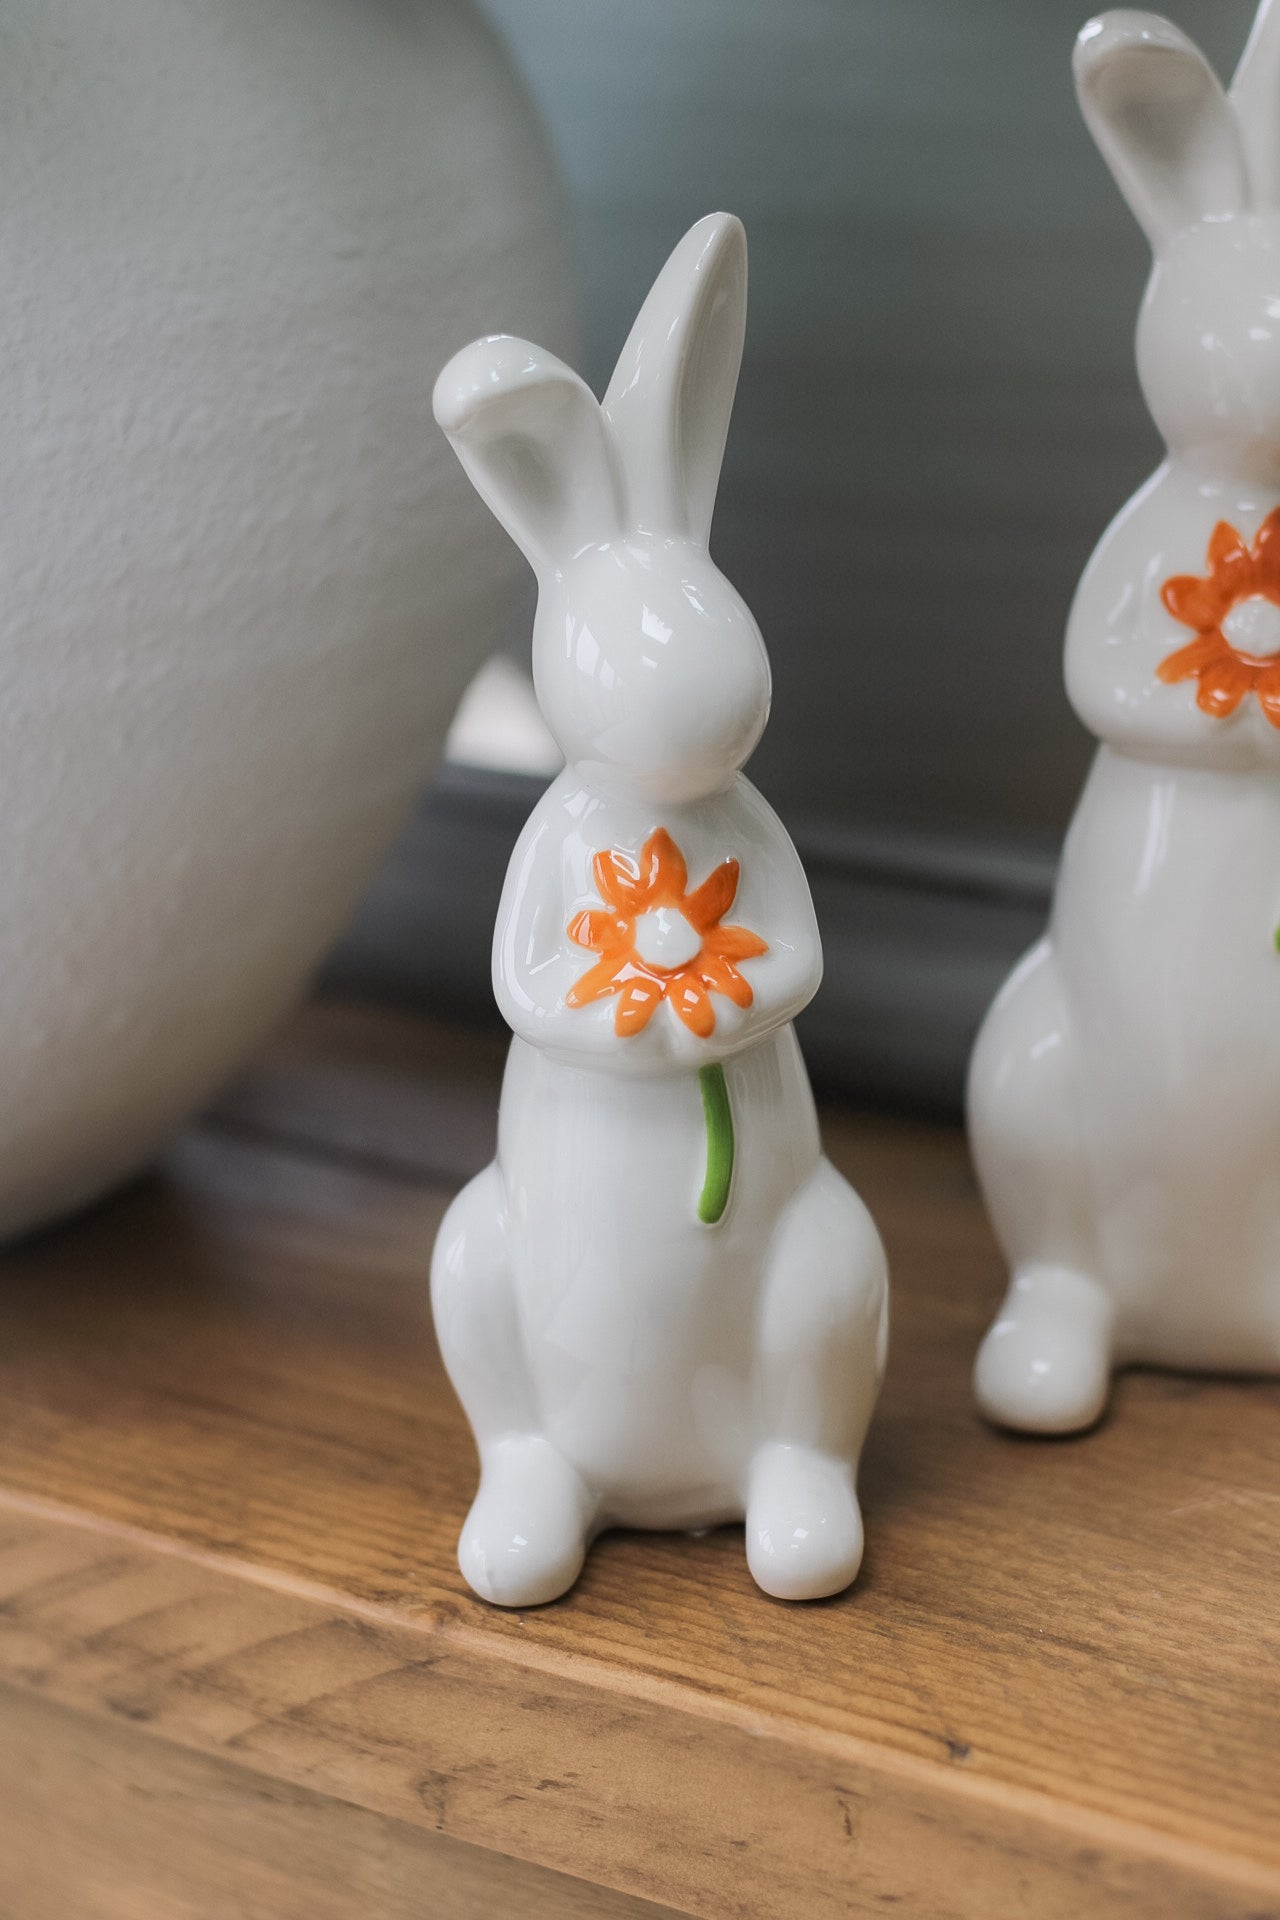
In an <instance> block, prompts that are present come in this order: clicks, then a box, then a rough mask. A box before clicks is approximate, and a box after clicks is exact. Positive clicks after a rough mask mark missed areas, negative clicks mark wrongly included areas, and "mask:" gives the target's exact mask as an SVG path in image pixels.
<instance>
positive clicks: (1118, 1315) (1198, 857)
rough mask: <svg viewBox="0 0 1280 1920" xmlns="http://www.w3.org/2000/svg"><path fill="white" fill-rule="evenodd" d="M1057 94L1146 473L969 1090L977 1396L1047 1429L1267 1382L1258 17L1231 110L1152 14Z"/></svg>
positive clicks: (1085, 63)
mask: <svg viewBox="0 0 1280 1920" xmlns="http://www.w3.org/2000/svg"><path fill="white" fill-rule="evenodd" d="M1076 78H1077V85H1078V88H1079V93H1080V100H1081V105H1082V108H1083V111H1084V115H1085V118H1086V120H1087V121H1088V123H1089V126H1090V128H1091V130H1092V132H1093V134H1094V137H1095V138H1096V140H1097V142H1098V145H1099V146H1100V148H1101V149H1102V152H1103V154H1104V155H1105V157H1106V159H1107V160H1108V161H1109V163H1110V165H1111V168H1112V171H1113V172H1114V174H1115V176H1116V178H1117V180H1118V182H1119V184H1120V187H1121V189H1122V190H1123V192H1124V194H1125V196H1126V198H1127V199H1128V201H1129V203H1130V205H1131V207H1132V208H1133V211H1134V213H1135V214H1136V215H1137V217H1138V219H1139V221H1140V222H1141V223H1142V226H1143V227H1144V228H1145V230H1146V233H1147V236H1148V238H1149V239H1150V241H1151V245H1152V249H1153V251H1154V255H1155V265H1154V270H1153V272H1152V276H1151V280H1150V283H1149V285H1148V288H1147V294H1146V299H1145V301H1144V303H1143V308H1142V315H1141V318H1140V320H1139V324H1138V367H1139V372H1140V374H1141V378H1142V384H1143V390H1144V392H1145V394H1146V398H1147V402H1148V404H1149V406H1150V408H1151V412H1152V414H1153V416H1154V418H1155V420H1156V423H1157V425H1158V426H1159V428H1160V430H1161V432H1162V434H1163V435H1164V437H1165V440H1166V441H1167V443H1168V447H1169V457H1168V459H1167V460H1166V461H1165V463H1164V465H1163V466H1161V467H1160V468H1159V470H1158V471H1157V472H1156V473H1155V474H1154V475H1153V477H1152V478H1151V480H1149V481H1148V483H1147V484H1146V486H1144V487H1143V488H1142V489H1141V491H1140V492H1139V493H1138V494H1137V496H1136V497H1135V498H1134V499H1133V500H1132V501H1131V502H1130V503H1129V505H1128V506H1127V507H1126V508H1125V509H1124V510H1123V512H1122V513H1121V514H1120V515H1119V517H1118V518H1117V519H1116V520H1115V521H1114V522H1113V524H1112V526H1111V527H1110V528H1109V529H1108V531H1107V533H1106V534H1105V535H1104V537H1103V540H1102V543H1101V545H1100V546H1099V548H1098V550H1097V552H1096V553H1095V554H1094V556H1093V559H1092V560H1091V562H1090V564H1089V566H1088V568H1087V570H1086V572H1085V574H1084V577H1083V579H1082V580H1081V583H1080V588H1079V591H1078V593H1077V595H1076V600H1075V605H1074V607H1073V609H1072V612H1071V619H1070V624H1069V627H1068V632H1067V689H1068V692H1069V694H1070V697H1071V700H1072V703H1073V705H1074V706H1075V708H1076V711H1077V712H1078V713H1079V715H1080V717H1081V718H1082V719H1083V720H1084V722H1085V724H1086V725H1087V726H1088V727H1090V728H1091V729H1092V730H1093V731H1094V732H1095V733H1096V734H1097V735H1098V736H1099V738H1100V739H1101V741H1102V745H1101V747H1100V749H1099V752H1098V755H1097V758H1096V759H1095V761H1094V765H1093V771H1092V773H1091V775H1090V778H1089V782H1088V785H1087V786H1086V788H1085V791H1084V794H1083V797H1082V798H1081V801H1080V804H1079V807H1078V809H1077V812H1076V816H1075V819H1074V821H1073V823H1072V827H1071V831H1070V834H1069V836H1068V839H1067V844H1066V849H1065V852H1064V855H1063V862H1062V869H1061V874H1060V877H1059V881H1058V887H1057V892H1056V895H1055V899H1054V904H1053V914H1052V919H1051V922H1050V928H1049V934H1048V938H1047V939H1046V940H1045V941H1043V942H1042V943H1041V944H1040V945H1039V946H1038V947H1036V948H1035V949H1034V951H1033V952H1032V953H1030V954H1029V955H1028V956H1027V958H1026V960H1025V961H1024V962H1023V964H1022V965H1021V967H1019V969H1018V970H1017V972H1016V973H1015V974H1014V975H1013V977H1012V978H1011V979H1010V981H1009V983H1008V985H1007V986H1006V987H1005V989H1004V991H1003V993H1002V994H1001V996H1000V998H999V999H998V1000H997V1001H996V1003H995V1005H994V1007H993V1008H992V1010H991V1013H990V1015H989V1016H988V1019H987V1022H986V1024H985V1026H984V1028H983V1030H982V1033H981V1034H980V1036H979V1039H978V1044H977V1048H976V1051H975V1054H974V1059H973V1066H972V1072H971V1079H970V1121H971V1131H972V1139H973V1146H974V1150H975V1154H976V1158H977V1163H978V1168H979V1172H980V1175H981V1179H982V1184H983V1187H984V1189H985V1192H986V1196H987V1200H988V1202H989V1205H990V1208H991V1212H992V1216H993V1218H994V1221H995V1225H996V1228H997V1231H998V1233H999V1235H1000V1238H1001V1240H1002V1242H1003V1245H1004V1250H1005V1252H1006V1254H1007V1256H1008V1259H1009V1262H1010V1265H1011V1267H1012V1280H1011V1284H1010V1287H1009V1291H1008V1294H1007V1295H1006V1298H1005V1302H1004V1305H1003V1306H1002V1307H1001V1309H1000V1312H999V1315H998V1317H997V1319H996V1321H995V1324H994V1325H993V1326H992V1328H991V1330H990V1332H989V1333H988V1335H987V1337H986V1340H985V1342H984V1344H983V1346H982V1350H981V1352H980V1354H979V1357H978V1363H977V1374H976V1384H977V1393H978V1398H979V1401H980V1403H981V1405H982V1406H983V1407H984V1409H985V1410H986V1411H987V1413H988V1414H990V1415H991V1416H992V1417H993V1418H994V1419H996V1420H998V1421H1001V1422H1003V1423H1005V1424H1007V1425H1009V1426H1013V1427H1021V1428H1025V1429H1028V1430H1031V1431H1039V1432H1050V1433H1058V1432H1068V1431H1071V1430H1073V1429H1076V1428H1080V1427H1084V1426H1088V1425H1089V1424H1090V1422H1091V1421H1093V1420H1095V1419H1096V1418H1097V1416H1098V1415H1099V1413H1100V1412H1101V1411H1102V1409H1103V1407H1104V1405H1105V1403H1106V1399H1107V1393H1108V1387H1109V1383H1110V1378H1111V1373H1112V1369H1113V1368H1115V1367H1117V1366H1120V1365H1123V1364H1124V1363H1126V1362H1130V1361H1148V1362H1155V1363H1159V1364H1163V1365H1168V1366H1175V1367H1188V1368H1211V1369H1235V1370H1253V1371H1259V1370H1268V1371H1269V1370H1280V952H1277V943H1276V932H1277V927H1280V6H1276V5H1271V4H1270V0H1268V4H1264V6H1263V8H1262V10H1261V12H1260V13H1259V15H1258V19H1257V23H1256V26H1255V29H1254V34H1253V37H1252V39H1251V40H1250V42H1249V46H1248V47H1247V49H1246V51H1245V54H1244V58H1243V60H1242V61H1241V65H1240V69H1239V71H1238V73H1237V75H1236V78H1235V80H1234V82H1233V85H1232V89H1231V94H1230V96H1229V97H1228V95H1227V94H1225V93H1224V91H1223V89H1222V87H1221V86H1220V85H1219V82H1218V80H1217V78H1216V77H1215V75H1214V74H1213V72H1212V71H1211V69H1210V67H1209V65H1208V63H1207V62H1206V60H1205V59H1204V56H1203V55H1202V54H1201V53H1200V51H1199V50H1198V48H1196V47H1195V46H1194V45H1193V44H1192V43H1191V41H1189V40H1188V39H1187V38H1186V37H1185V35H1184V34H1182V33H1180V32H1179V31H1178V29H1177V28H1176V27H1173V26H1171V25H1170V24H1169V22H1168V21H1166V20H1162V19H1160V18H1158V17H1157V16H1156V15H1154V14H1147V13H1129V12H1123V13H1111V14H1107V15H1105V16H1104V17H1103V18H1101V19H1098V20H1093V21H1090V23H1089V24H1088V26H1086V27H1085V28H1084V30H1083V32H1082V33H1081V35H1080V39H1079V42H1078V45H1077V50H1076Z"/></svg>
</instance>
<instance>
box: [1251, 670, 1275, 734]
mask: <svg viewBox="0 0 1280 1920" xmlns="http://www.w3.org/2000/svg"><path fill="white" fill-rule="evenodd" d="M1254 691H1255V692H1256V693H1257V696H1258V704H1259V706H1260V707H1261V708H1262V711H1263V712H1264V713H1265V714H1266V716H1267V719H1268V720H1269V721H1270V722H1271V724H1272V726H1273V727H1280V661H1278V662H1277V663H1276V665H1275V666H1274V667H1264V668H1263V669H1262V672H1261V673H1259V674H1258V675H1257V676H1256V678H1255V680H1254Z"/></svg>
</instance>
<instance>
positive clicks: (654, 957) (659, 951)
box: [634, 907, 702, 973]
mask: <svg viewBox="0 0 1280 1920" xmlns="http://www.w3.org/2000/svg"><path fill="white" fill-rule="evenodd" d="M634 938H635V949H636V952H637V953H638V954H639V956H640V958H641V959H642V960H643V961H644V963H645V965H646V966H647V967H658V968H659V969H660V970H661V971H663V972H668V973H669V972H670V971H671V970H672V969H673V968H675V967H685V966H688V964H689V962H690V960H694V959H696V958H697V956H698V954H699V953H701V951H702V935H701V934H700V933H699V932H698V929H697V928H696V927H694V926H691V925H690V924H689V922H688V921H687V920H686V919H685V917H684V915H683V914H682V913H680V912H678V911H677V909H676V908H675V907H656V908H655V909H654V911H653V912H652V913H642V914H641V915H640V918H639V919H638V920H637V921H636V929H635V936H634Z"/></svg>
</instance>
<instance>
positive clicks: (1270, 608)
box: [1222, 593, 1280, 655]
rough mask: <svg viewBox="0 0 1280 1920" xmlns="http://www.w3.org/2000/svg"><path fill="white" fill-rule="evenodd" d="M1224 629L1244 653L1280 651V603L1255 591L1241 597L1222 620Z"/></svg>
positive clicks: (1233, 643) (1261, 653)
mask: <svg viewBox="0 0 1280 1920" xmlns="http://www.w3.org/2000/svg"><path fill="white" fill-rule="evenodd" d="M1222 631H1223V633H1224V634H1225V636H1226V638H1227V639H1228V640H1229V641H1230V642H1231V645H1232V646H1233V647H1235V648H1237V649H1238V650H1239V652H1241V653H1256V654H1258V655H1263V654H1272V653H1280V607H1278V606H1277V605H1276V603H1275V601H1274V600H1265V599H1264V598H1263V597H1262V595H1261V594H1260V593H1254V594H1251V595H1250V596H1249V598H1248V599H1247V600H1237V601H1236V604H1235V606H1234V607H1232V609H1231V611H1230V613H1229V614H1228V615H1227V616H1226V618H1225V619H1224V621H1223V622H1222Z"/></svg>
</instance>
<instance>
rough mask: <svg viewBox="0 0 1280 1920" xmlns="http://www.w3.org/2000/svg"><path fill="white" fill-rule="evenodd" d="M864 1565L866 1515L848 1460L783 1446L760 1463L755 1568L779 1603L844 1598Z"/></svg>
mask: <svg viewBox="0 0 1280 1920" xmlns="http://www.w3.org/2000/svg"><path fill="white" fill-rule="evenodd" d="M861 1564H862V1515H861V1513H860V1512H859V1510H858V1500H857V1495H856V1494H855V1493H854V1490H853V1469H852V1468H851V1467H850V1466H849V1464H848V1462H847V1461H845V1460H835V1459H833V1458H832V1457H831V1456H830V1454H825V1453H815V1452H814V1451H813V1450H812V1449H811V1448H809V1447H797V1446H786V1445H783V1444H782V1443H781V1442H778V1443H775V1444H773V1445H770V1446H767V1447H762V1448H761V1449H760V1451H759V1453H758V1454H757V1455H756V1457H755V1460H754V1461H753V1462H752V1467H751V1482H750V1489H749V1493H748V1497H747V1565H748V1566H749V1567H750V1569H751V1574H752V1578H753V1579H754V1580H755V1583H756V1585H757V1586H758V1587H762V1588H763V1589H764V1591H765V1592H766V1593H769V1594H772V1595H773V1597H774V1599H775V1600H821V1599H824V1598H825V1597H826V1596H827V1595H828V1594H832V1593H842V1592H843V1591H844V1589H845V1588H846V1587H847V1586H848V1585H849V1583H850V1581H851V1580H852V1579H853V1578H854V1576H855V1574H856V1573H857V1571H858V1568H859V1566H860V1565H861Z"/></svg>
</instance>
